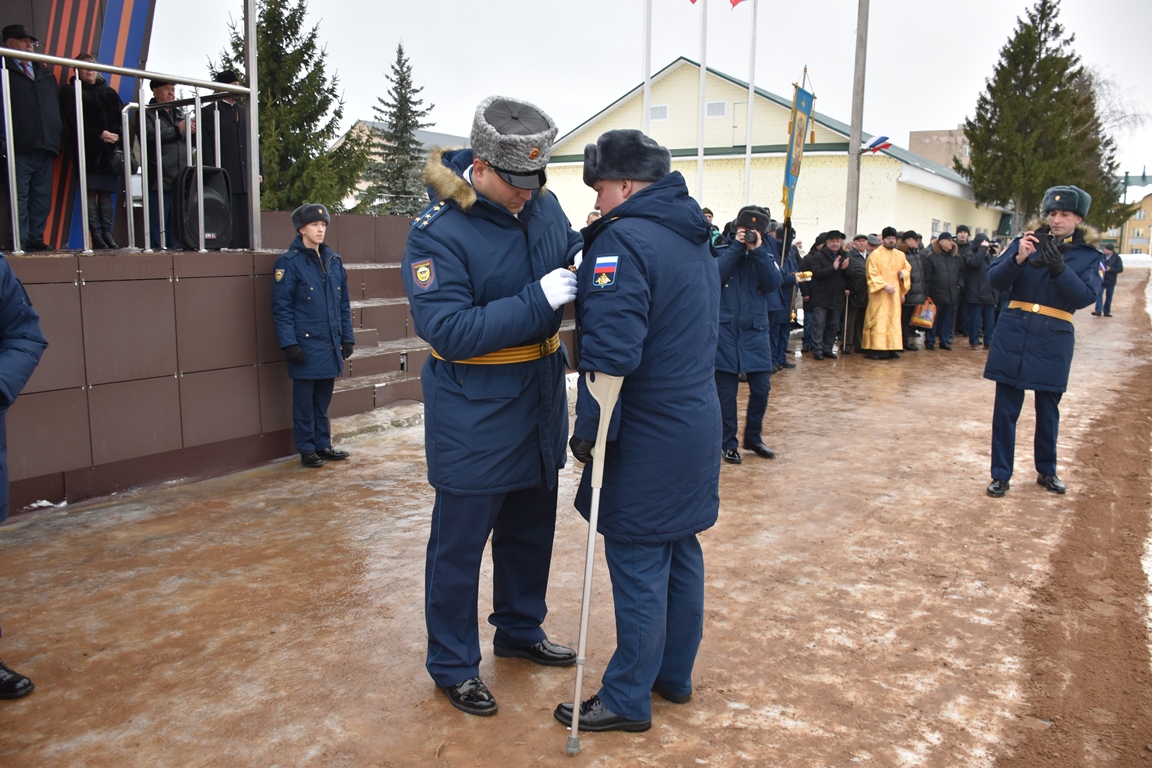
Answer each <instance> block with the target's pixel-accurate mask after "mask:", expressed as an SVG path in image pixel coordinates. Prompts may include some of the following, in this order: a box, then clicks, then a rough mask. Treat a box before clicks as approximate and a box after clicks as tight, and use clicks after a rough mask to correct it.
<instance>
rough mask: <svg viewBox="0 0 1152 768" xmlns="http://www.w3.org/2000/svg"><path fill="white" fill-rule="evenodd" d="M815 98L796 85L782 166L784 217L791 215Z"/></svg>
mask: <svg viewBox="0 0 1152 768" xmlns="http://www.w3.org/2000/svg"><path fill="white" fill-rule="evenodd" d="M815 100H816V97H815V96H813V95H812V94H811V93H809V92H808V91H806V90H804V89H803V88H801V87H800V86H796V93H795V95H794V96H793V97H792V120H791V125H792V134H791V136H790V137H789V139H788V162H787V163H786V164H785V166H784V199H783V200H782V201H781V202H783V203H784V218H786V219H787V218H790V217H791V216H792V199H793V198H794V197H795V196H796V182H797V181H799V180H800V160H801V158H803V156H804V141H805V139H807V137H808V123H809V121H810V120H811V119H812V102H814V101H815Z"/></svg>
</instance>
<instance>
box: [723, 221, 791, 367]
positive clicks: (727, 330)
mask: <svg viewBox="0 0 1152 768" xmlns="http://www.w3.org/2000/svg"><path fill="white" fill-rule="evenodd" d="M776 259H777V255H776V238H773V237H770V238H764V239H763V240H762V244H761V245H760V247H759V248H756V249H754V250H751V251H749V250H748V248H747V247H746V246H745V245H744V243H742V242H740V241H739V240H737V241H735V242H733V243H732V245H730V246H728V247H727V248H725V249H724V250H722V251H720V252H719V253H718V254H716V268H717V269H718V270H719V271H720V338H719V341H718V342H717V344H716V370H718V371H725V372H727V373H749V372H755V371H770V370H772V362H773V361H772V343H771V340H770V336H769V334H768V314H769V312H773V311H781V310H783V306H782V305H781V302H780V284H781V282H783V277H782V276H781V274H780V267H778V266H777V265H776Z"/></svg>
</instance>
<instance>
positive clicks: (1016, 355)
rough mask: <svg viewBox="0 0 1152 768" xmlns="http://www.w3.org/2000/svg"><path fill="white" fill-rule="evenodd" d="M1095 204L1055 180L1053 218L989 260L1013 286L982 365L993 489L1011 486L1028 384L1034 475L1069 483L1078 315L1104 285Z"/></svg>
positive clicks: (1055, 486)
mask: <svg viewBox="0 0 1152 768" xmlns="http://www.w3.org/2000/svg"><path fill="white" fill-rule="evenodd" d="M1091 204H1092V197H1091V196H1090V195H1089V194H1088V193H1087V192H1085V191H1084V190H1082V189H1080V188H1078V187H1073V186H1060V187H1052V188H1051V189H1049V190H1048V191H1047V192H1045V193H1044V202H1043V205H1042V207H1043V211H1044V214H1045V216H1046V218H1047V222H1048V223H1047V224H1045V225H1043V226H1041V227H1037V228H1036V229H1035V230H1034V231H1030V232H1025V233H1024V234H1023V235H1022V236H1021V237H1019V238H1017V239H1016V240H1015V241H1013V243H1012V244H1011V245H1009V246H1008V249H1007V250H1006V251H1005V252H1004V256H1003V257H1002V258H1000V259H998V260H997V261H996V262H995V263H993V264H992V265H991V266H990V267H988V281H989V282H990V283H991V284H992V287H993V288H995V289H996V290H998V291H1000V292H1001V294H1003V293H1004V292H1006V291H1007V292H1009V303H1008V308H1007V309H1005V310H1004V311H1003V312H1001V313H1000V319H999V321H998V323H997V325H996V335H995V343H994V344H993V345H992V349H991V351H990V352H989V354H988V361H987V364H986V365H985V367H984V378H986V379H991V380H992V381H995V382H996V404H995V407H994V409H993V411H992V483H991V484H990V485H989V486H988V495H989V496H1003V495H1004V493H1005V492H1006V491H1007V490H1008V486H1009V481H1010V480H1011V478H1012V463H1013V454H1014V453H1015V449H1016V420H1017V418H1019V416H1020V409H1021V407H1022V406H1023V405H1024V391H1025V390H1029V389H1030V390H1032V391H1033V392H1034V393H1035V398H1036V440H1035V463H1036V472H1037V475H1038V476H1037V478H1036V482H1037V484H1038V485H1040V486H1043V487H1044V488H1045V489H1046V490H1049V491H1051V492H1053V493H1064V491H1065V486H1064V483H1063V482H1062V481H1061V480H1060V478H1059V477H1057V476H1056V438H1057V434H1058V432H1059V428H1060V398H1061V396H1062V395H1063V394H1064V390H1065V389H1067V387H1068V371H1069V369H1070V368H1071V366H1072V352H1073V347H1074V345H1075V329H1074V328H1073V326H1072V315H1073V313H1074V312H1075V311H1076V310H1077V309H1083V308H1084V307H1087V306H1089V305H1091V304H1092V303H1093V302H1095V301H1096V295H1097V294H1098V293H1099V291H1100V270H1099V264H1100V252H1099V251H1097V250H1096V249H1095V248H1094V247H1093V246H1091V245H1089V244H1088V243H1087V242H1085V239H1084V236H1085V231H1084V229H1083V228H1081V227H1080V223H1081V222H1082V221H1083V219H1084V217H1085V216H1087V215H1088V208H1089V206H1091Z"/></svg>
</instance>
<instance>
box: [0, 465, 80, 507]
mask: <svg viewBox="0 0 1152 768" xmlns="http://www.w3.org/2000/svg"><path fill="white" fill-rule="evenodd" d="M67 498H68V497H67V495H66V494H65V492H64V473H62V472H54V473H53V474H51V475H42V476H40V477H31V478H28V479H25V480H13V481H12V482H11V484H10V485H9V486H8V513H9V514H11V515H18V514H20V512H22V511H23V510H24V509H25V508H26V507H29V506H31V505H33V504H35V503H36V502H38V501H50V502H52V503H53V504H59V503H60V502H62V501H65V500H66V499H67Z"/></svg>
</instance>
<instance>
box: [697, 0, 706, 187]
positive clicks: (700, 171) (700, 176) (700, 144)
mask: <svg viewBox="0 0 1152 768" xmlns="http://www.w3.org/2000/svg"><path fill="white" fill-rule="evenodd" d="M693 2H695V0H693ZM700 5H701V6H702V7H701V8H700V13H701V16H700V103H699V110H700V121H699V127H698V128H697V130H696V201H697V202H698V203H700V204H701V205H703V204H704V86H705V83H706V82H707V79H708V3H707V0H705V2H702V3H700Z"/></svg>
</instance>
